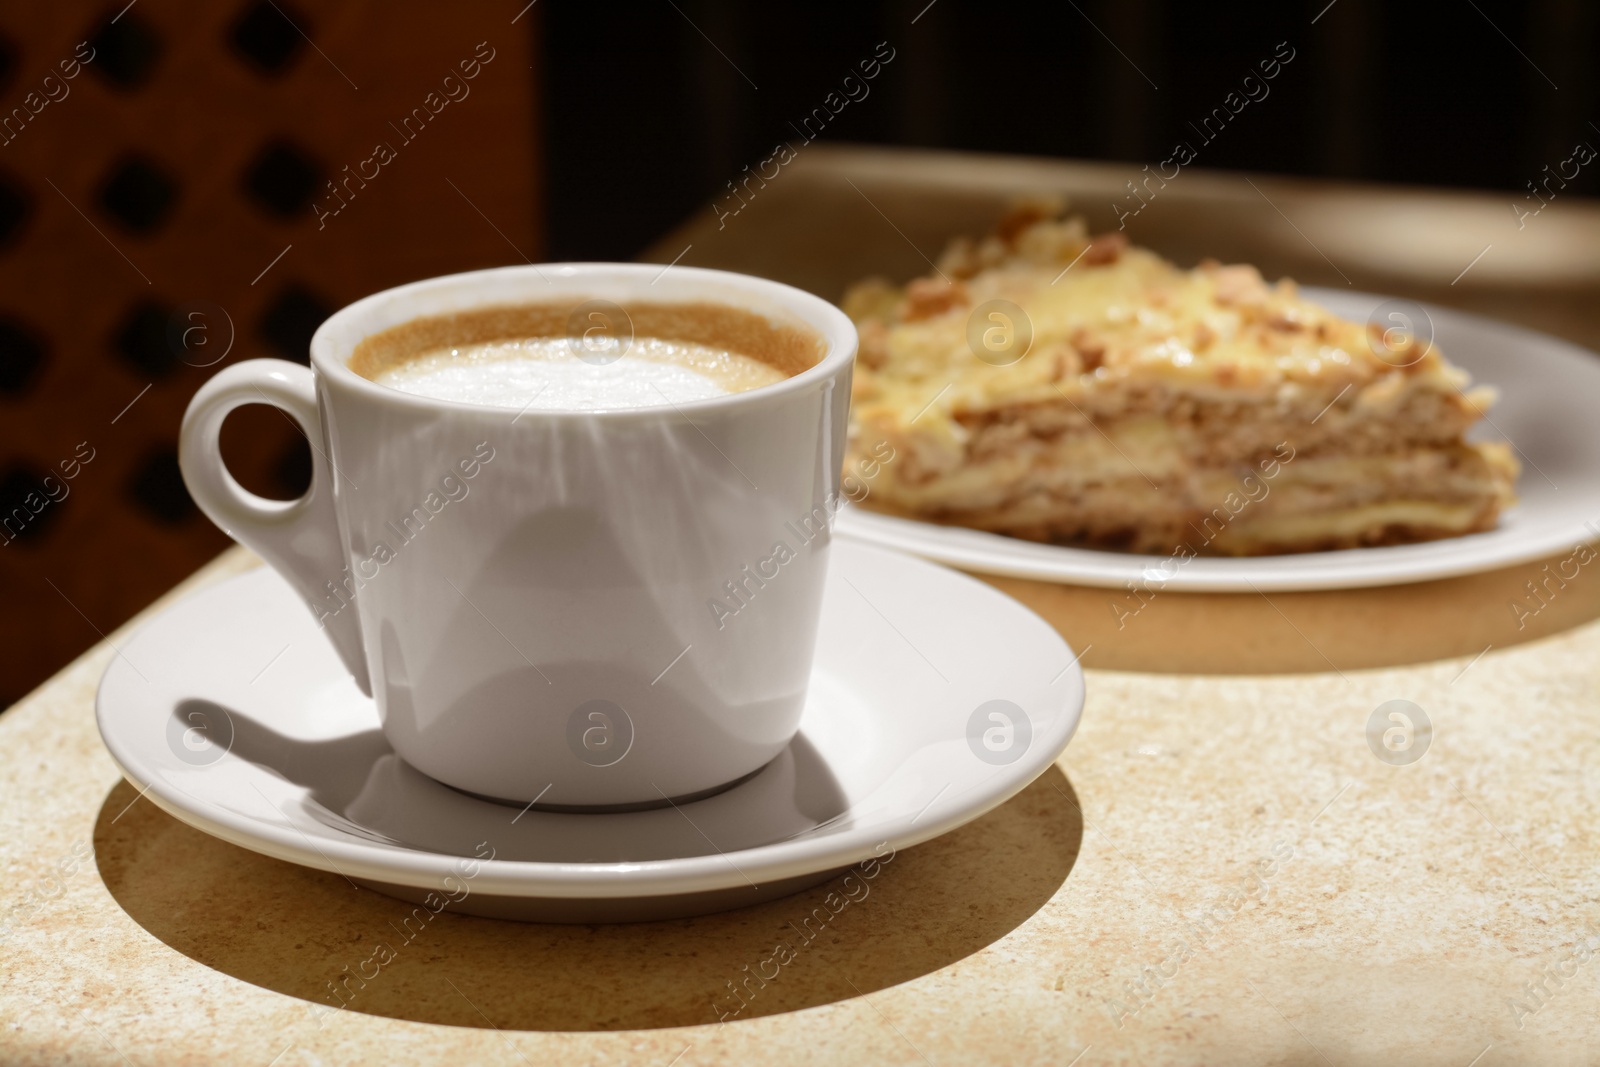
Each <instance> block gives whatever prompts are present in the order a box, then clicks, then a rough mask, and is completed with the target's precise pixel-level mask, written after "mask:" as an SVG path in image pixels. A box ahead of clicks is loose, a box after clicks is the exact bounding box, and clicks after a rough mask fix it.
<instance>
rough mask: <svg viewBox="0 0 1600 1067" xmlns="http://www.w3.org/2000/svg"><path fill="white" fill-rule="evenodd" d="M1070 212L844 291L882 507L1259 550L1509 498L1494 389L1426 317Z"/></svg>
mask: <svg viewBox="0 0 1600 1067" xmlns="http://www.w3.org/2000/svg"><path fill="white" fill-rule="evenodd" d="M1057 215H1058V212H1057V210H1055V209H1053V208H1052V206H1050V205H1047V204H1028V205H1023V206H1021V207H1019V208H1017V209H1016V210H1014V211H1013V212H1012V213H1011V214H1010V215H1009V216H1008V217H1007V218H1006V219H1005V220H1003V221H1002V223H1001V225H1000V226H999V227H998V228H997V230H996V232H995V233H993V234H992V235H990V236H988V237H986V238H984V239H982V240H978V241H974V240H958V241H957V242H955V243H954V244H953V245H952V246H951V247H950V248H949V249H948V250H947V251H946V252H945V254H944V256H943V257H942V259H941V261H940V263H939V267H938V269H937V270H936V271H935V272H934V273H933V274H931V275H929V276H928V277H924V278H919V279H917V280H915V281H912V282H910V283H909V284H907V285H905V286H897V285H893V284H890V283H888V282H884V281H879V280H868V281H865V282H861V283H859V284H858V285H856V286H854V287H853V288H852V289H851V291H850V292H849V293H848V294H847V295H846V297H845V300H844V308H845V310H846V312H848V313H849V314H850V315H851V317H852V318H854V319H855V321H856V324H857V326H858V327H859V328H860V332H861V354H860V357H859V359H858V362H857V366H856V373H855V386H854V403H853V408H852V442H853V445H852V447H853V449H854V454H855V455H857V456H860V457H868V456H872V457H877V460H875V461H874V462H873V463H872V467H873V473H874V477H873V479H872V491H871V494H870V496H869V497H868V498H867V500H866V504H867V506H869V507H875V508H878V509H880V510H885V511H889V512H891V513H896V514H900V515H904V516H909V517H914V518H919V519H926V520H930V521H934V522H940V523H951V524H957V525H962V526H970V527H974V528H977V529H981V530H989V531H994V532H996V533H1003V534H1010V535H1012V536H1015V537H1023V538H1029V539H1032V540H1039V541H1054V542H1059V543H1069V544H1071V543H1076V544H1090V545H1099V546H1106V547H1117V548H1126V549H1131V550H1133V551H1136V552H1148V553H1159V554H1168V553H1174V552H1178V553H1180V554H1187V552H1194V553H1201V554H1203V553H1210V554H1223V555H1257V554H1265V553H1279V552H1306V551H1314V550H1319V549H1334V548H1348V547H1355V546H1361V545H1383V544H1395V543H1399V542H1406V541H1422V540H1428V539H1432V538H1440V537H1454V536H1457V535H1460V534H1465V533H1471V532H1474V531H1479V530H1487V529H1490V528H1492V527H1493V526H1494V525H1495V523H1496V522H1497V520H1498V518H1499V515H1500V513H1501V512H1502V511H1503V510H1504V509H1505V508H1507V507H1509V506H1510V505H1511V503H1512V502H1513V496H1512V486H1513V483H1514V482H1515V480H1516V477H1517V472H1518V467H1517V463H1516V460H1515V459H1514V458H1513V457H1512V454H1511V451H1510V449H1509V448H1508V446H1507V445H1505V444H1504V443H1502V442H1486V443H1469V442H1467V441H1466V440H1465V439H1464V437H1463V435H1464V434H1465V432H1466V431H1467V429H1468V428H1469V427H1471V426H1472V425H1473V424H1474V423H1475V422H1477V421H1478V420H1479V419H1480V418H1481V417H1482V415H1483V413H1484V412H1485V411H1486V410H1487V409H1488V407H1489V406H1490V404H1492V403H1493V401H1494V398H1495V391H1494V390H1493V389H1492V388H1490V387H1487V386H1476V387H1470V388H1469V382H1468V376H1467V374H1466V373H1465V372H1464V371H1462V370H1460V369H1458V368H1456V367H1453V366H1451V365H1450V364H1449V363H1447V362H1446V361H1445V359H1444V357H1443V355H1442V354H1441V353H1440V352H1439V350H1438V348H1437V347H1435V346H1434V345H1433V344H1432V343H1431V341H1430V340H1429V338H1428V337H1427V336H1426V334H1428V333H1429V332H1431V331H1429V330H1426V329H1408V328H1407V327H1406V323H1405V321H1404V319H1403V318H1402V319H1396V320H1395V321H1393V322H1390V321H1388V320H1385V321H1384V322H1382V323H1374V324H1368V323H1358V322H1351V321H1347V320H1345V319H1341V318H1339V317H1338V316H1336V315H1334V314H1332V313H1331V312H1329V311H1326V310H1324V309H1323V308H1321V307H1318V306H1317V305H1315V304H1313V303H1310V302H1309V301H1307V300H1306V299H1305V298H1303V297H1302V296H1301V295H1300V293H1299V291H1298V289H1297V288H1296V286H1295V285H1294V283H1293V282H1290V281H1281V282H1279V283H1277V284H1276V285H1268V284H1266V283H1265V282H1264V281H1263V280H1262V278H1261V275H1260V273H1259V272H1258V271H1257V270H1256V269H1255V268H1254V267H1250V266H1223V265H1220V264H1218V263H1215V262H1209V261H1208V262H1203V263H1201V264H1200V265H1199V266H1198V267H1195V268H1194V269H1192V270H1182V269H1179V268H1178V267H1176V266H1174V265H1173V264H1171V263H1169V262H1167V261H1166V260H1165V259H1163V258H1161V257H1160V256H1158V255H1156V254H1155V253H1153V252H1150V251H1148V250H1145V249H1142V248H1136V247H1131V246H1129V245H1128V244H1127V243H1126V241H1125V240H1124V239H1123V238H1122V236H1121V235H1120V234H1106V235H1101V236H1097V237H1092V238H1091V237H1090V236H1089V234H1088V233H1087V231H1086V229H1085V227H1084V225H1083V223H1082V221H1081V220H1079V219H1075V218H1068V219H1060V218H1058V217H1057ZM884 442H887V444H888V445H889V446H891V447H892V449H893V455H894V459H893V460H892V461H891V462H887V463H882V462H881V457H882V456H883V455H885V454H887V451H886V450H885V449H884V447H883V443H884ZM1185 550H1187V551H1185Z"/></svg>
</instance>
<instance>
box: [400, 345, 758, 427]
mask: <svg viewBox="0 0 1600 1067" xmlns="http://www.w3.org/2000/svg"><path fill="white" fill-rule="evenodd" d="M785 377H787V375H785V374H784V373H783V372H782V371H780V370H778V369H777V368H775V367H773V366H771V365H770V364H767V363H763V362H762V361H760V360H757V359H752V358H751V357H749V356H743V355H740V354H738V353H736V352H730V351H727V350H725V349H720V348H715V347H712V346H710V345H703V344H697V343H694V342H690V341H668V340H662V339H659V338H652V337H639V338H634V339H633V341H632V343H631V344H630V345H629V346H628V347H627V350H626V351H625V352H623V353H621V354H618V353H615V352H612V351H607V350H601V351H598V352H590V351H585V350H584V349H583V348H582V347H581V346H578V345H575V344H574V343H573V340H572V339H571V338H568V337H533V338H521V339H514V340H497V341H487V342H480V343H475V344H460V345H453V346H450V347H448V348H440V349H435V350H433V351H428V352H422V353H419V354H417V355H416V356H414V357H412V358H411V359H408V360H406V361H405V362H403V363H400V364H398V365H394V366H390V367H389V368H387V369H385V370H384V371H383V372H382V373H380V374H378V375H377V376H376V377H375V378H374V380H375V381H377V382H378V383H379V384H380V385H386V386H389V387H390V388H393V389H398V390H400V391H402V392H406V393H415V394H417V395H419V396H427V397H432V398H434V399H437V400H455V401H461V402H463V403H468V404H483V405H486V406H489V407H509V408H528V409H530V410H539V411H614V410H617V409H622V408H644V407H657V406H661V405H667V404H684V403H689V402H692V401H696V400H708V399H710V398H712V397H718V396H726V395H728V394H729V393H742V392H745V391H747V390H750V389H759V388H760V387H762V386H764V385H771V384H773V383H775V382H780V381H783V380H784V378H785Z"/></svg>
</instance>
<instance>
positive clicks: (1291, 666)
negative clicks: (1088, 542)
mask: <svg viewBox="0 0 1600 1067" xmlns="http://www.w3.org/2000/svg"><path fill="white" fill-rule="evenodd" d="M1594 558H1595V557H1594V555H1593V552H1592V550H1589V552H1588V554H1587V555H1585V554H1583V553H1580V552H1579V551H1578V549H1577V548H1576V547H1574V548H1571V549H1567V550H1565V551H1563V552H1560V553H1558V554H1557V555H1554V556H1551V557H1550V558H1548V559H1541V560H1535V561H1533V562H1532V563H1524V564H1521V565H1520V566H1516V567H1505V568H1502V569H1500V570H1494V571H1485V572H1482V573H1480V574H1469V575H1463V576H1462V577H1459V578H1446V579H1443V580H1440V581H1435V582H1416V583H1413V584H1410V585H1390V586H1379V587H1375V588H1371V589H1341V590H1327V591H1321V592H1302V593H1280V592H1269V593H1266V594H1262V593H1259V592H1257V593H1179V592H1175V591H1165V592H1163V591H1160V590H1156V591H1154V592H1152V591H1150V590H1145V589H1141V590H1137V591H1130V590H1126V589H1096V588H1089V587H1086V586H1071V585H1059V584H1055V583H1049V582H1036V581H1031V580H1028V579H1022V578H999V577H991V576H987V575H979V576H978V577H980V578H982V579H983V580H984V581H986V582H988V583H989V584H991V585H993V586H995V587H996V588H998V589H1000V590H1001V591H1003V592H1005V593H1008V594H1010V595H1011V596H1013V597H1015V598H1016V599H1018V600H1020V601H1022V603H1024V604H1026V605H1027V606H1028V607H1030V608H1032V609H1033V610H1034V611H1036V612H1038V613H1039V614H1040V615H1041V616H1043V617H1044V618H1045V619H1047V620H1048V621H1049V622H1050V623H1051V625H1053V626H1054V627H1055V628H1056V629H1057V630H1059V631H1060V632H1061V634H1062V636H1063V637H1065V638H1066V639H1067V642H1068V643H1069V644H1071V645H1072V647H1073V648H1075V649H1086V650H1087V651H1086V652H1085V653H1084V656H1083V665H1084V666H1085V667H1094V668H1100V669H1102V670H1117V671H1146V672H1159V673H1177V674H1299V673H1314V674H1320V673H1323V672H1332V671H1350V670H1362V669H1366V668H1372V667H1394V666H1401V665H1405V664H1412V663H1427V662H1432V661H1435V660H1448V659H1462V660H1463V661H1468V660H1471V659H1473V658H1474V657H1476V656H1479V655H1481V654H1483V653H1484V652H1485V651H1486V650H1488V649H1501V648H1507V647H1510V646H1513V645H1520V644H1524V643H1526V642H1528V641H1535V640H1538V639H1540V638H1543V637H1550V636H1553V635H1555V634H1559V633H1563V632H1565V631H1567V630H1571V629H1573V628H1574V627H1577V626H1581V625H1583V624H1584V623H1587V622H1590V621H1592V620H1594V619H1596V618H1600V579H1597V578H1596V577H1594V576H1593V575H1592V574H1590V573H1588V572H1589V571H1591V570H1594V569H1595V568H1596V567H1597V566H1600V564H1597V563H1588V564H1587V565H1585V564H1584V563H1583V562H1581V561H1586V560H1593V559H1594ZM1463 665H1465V663H1463Z"/></svg>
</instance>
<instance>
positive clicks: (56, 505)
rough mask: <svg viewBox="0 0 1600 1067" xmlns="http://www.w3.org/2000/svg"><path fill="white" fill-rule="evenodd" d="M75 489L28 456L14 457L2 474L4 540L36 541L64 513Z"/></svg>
mask: <svg viewBox="0 0 1600 1067" xmlns="http://www.w3.org/2000/svg"><path fill="white" fill-rule="evenodd" d="M70 493H71V489H70V487H69V486H68V485H67V483H66V482H64V481H62V479H61V478H60V477H58V476H56V475H52V474H47V473H45V472H44V471H42V470H40V469H39V468H38V467H35V466H34V465H33V464H31V463H28V462H27V461H25V460H20V459H19V460H13V461H11V462H10V463H8V464H6V465H5V470H4V473H3V474H0V544H10V543H11V542H12V541H16V542H19V543H21V544H36V543H38V541H39V540H40V539H42V538H43V537H45V536H46V535H47V534H48V533H49V532H50V528H51V527H52V526H54V525H55V523H56V520H57V519H59V518H60V516H61V506H62V504H63V503H64V502H65V501H66V499H67V497H68V495H69V494H70Z"/></svg>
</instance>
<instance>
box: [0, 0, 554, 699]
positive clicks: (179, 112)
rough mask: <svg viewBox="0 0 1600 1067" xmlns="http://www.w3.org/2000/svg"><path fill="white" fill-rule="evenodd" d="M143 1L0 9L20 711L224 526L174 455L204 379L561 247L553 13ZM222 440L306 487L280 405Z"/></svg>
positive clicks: (5, 361) (285, 488)
mask: <svg viewBox="0 0 1600 1067" xmlns="http://www.w3.org/2000/svg"><path fill="white" fill-rule="evenodd" d="M124 3H125V0H119V2H117V3H116V4H115V5H114V6H108V7H106V8H105V9H103V10H96V9H94V8H90V7H83V6H80V5H67V4H55V3H50V2H48V0H35V2H27V3H12V4H7V5H6V6H5V7H4V8H3V9H0V600H3V603H4V605H5V609H4V611H3V612H0V706H5V705H8V704H10V703H11V702H12V701H13V700H15V699H16V698H17V697H19V696H21V695H22V694H23V693H24V692H26V690H27V689H28V688H30V687H31V686H33V685H34V684H36V683H37V682H39V681H41V680H43V679H44V678H45V677H46V676H47V675H48V674H49V673H50V672H51V671H53V670H55V669H56V668H57V667H59V666H61V664H62V663H64V662H66V661H67V660H68V659H70V658H71V656H73V655H74V654H76V653H77V652H79V651H81V650H82V649H84V648H86V647H87V646H89V645H90V644H92V643H93V642H95V641H97V640H98V639H99V637H100V635H101V634H102V633H105V632H109V631H110V630H111V629H112V628H113V627H114V626H116V625H117V624H118V623H120V622H121V621H122V620H124V619H125V618H127V617H128V616H129V615H131V614H132V613H133V612H134V611H135V610H137V609H138V608H139V607H141V606H142V605H144V604H146V603H148V602H149V601H150V600H151V599H153V598H154V597H155V596H156V595H158V594H159V593H161V592H162V591H164V590H165V589H167V588H168V587H170V586H171V585H172V584H173V583H175V582H176V581H177V580H178V579H180V578H181V577H183V576H184V575H185V574H187V573H189V572H190V571H192V570H193V569H194V568H195V567H197V566H198V565H199V564H200V563H202V562H203V561H204V560H206V559H207V558H209V557H210V556H212V555H214V554H215V553H216V552H218V551H219V550H221V549H222V548H223V547H225V545H226V543H227V541H226V538H225V537H224V536H223V535H222V534H221V533H219V532H218V531H217V530H216V529H215V528H214V527H212V525H211V524H210V523H209V522H208V521H206V519H205V518H204V517H203V516H201V515H199V514H198V512H196V510H195V508H194V506H193V504H192V502H190V500H189V499H188V496H187V494H186V493H185V491H184V489H183V486H182V483H181V480H180V479H179V478H178V474H177V465H176V458H175V446H176V442H177V431H178V425H179V420H180V419H181V417H182V414H183V409H184V406H185V405H186V404H187V403H188V400H189V397H190V396H192V395H193V393H194V391H195V389H196V388H197V387H198V386H199V385H200V384H201V382H203V381H204V380H205V378H206V377H207V376H208V375H210V374H212V373H214V372H215V371H216V370H217V369H218V368H220V367H222V366H226V365H228V364H231V363H234V362H237V361H239V360H242V359H249V358H253V357H258V356H276V357H280V358H289V359H297V360H300V361H301V362H304V361H305V359H306V354H305V351H306V342H307V340H308V339H309V337H310V335H311V332H312V331H313V330H315V329H316V327H317V325H318V324H319V323H320V322H321V321H322V319H323V318H325V317H326V316H327V315H328V314H329V313H330V312H332V311H333V310H335V309H337V308H338V307H340V306H341V305H343V304H345V303H348V302H349V301H351V300H353V299H355V298H357V297H360V296H362V295H364V294H366V293H369V292H372V291H374V290H377V289H381V288H384V287H387V286H390V285H394V284H398V283H400V282H404V281H407V280H411V279H414V278H419V277H426V276H429V275H433V274H441V273H448V272H452V271H457V270H467V269H472V268H476V267H483V266H492V265H496V264H501V263H514V262H522V261H523V260H524V259H526V258H537V257H538V255H539V251H540V248H541V244H542V235H541V233H540V232H539V224H538V221H537V220H538V218H539V214H538V210H537V204H538V195H539V180H538V168H537V165H536V163H537V153H536V135H537V131H536V129H535V121H536V120H535V116H536V114H537V111H536V108H535V100H534V88H535V84H536V83H535V79H534V77H533V63H534V60H533V55H534V50H535V44H536V32H537V31H536V25H537V23H536V19H537V18H538V12H537V10H536V9H535V10H533V11H529V12H527V13H526V14H525V15H523V16H522V17H520V18H518V19H517V21H516V22H514V23H513V21H512V19H513V18H514V17H516V16H517V15H518V10H519V9H520V8H521V7H522V6H523V5H522V4H521V3H517V4H510V3H508V4H503V5H502V4H475V5H471V6H470V7H468V6H465V5H463V6H460V7H457V6H454V5H438V4H430V3H425V2H422V0H399V2H389V3H379V2H376V0H348V2H342V3H319V4H316V5H311V4H301V3H290V2H285V0H277V2H272V0H258V2H251V0H245V2H236V3H202V2H199V0H137V2H136V3H134V4H131V5H127V6H124ZM463 62H465V64H466V67H465V69H463V67H462V64H463ZM468 73H471V74H472V75H473V76H472V77H470V78H468V77H466V75H467V74H468ZM69 75H71V76H69ZM447 77H450V78H451V80H450V81H448V82H447V81H446V78H447ZM330 183H337V185H334V184H330ZM185 330H187V331H188V332H187V334H186V333H185ZM230 334H231V335H232V346H231V349H229V350H228V355H227V357H226V359H224V360H222V361H221V362H213V361H214V360H215V359H216V357H217V356H219V355H220V354H221V352H222V351H223V349H224V347H225V346H226V345H227V343H228V340H229V335H230ZM225 447H226V448H227V449H228V451H229V453H230V457H231V458H232V460H233V462H234V465H235V468H236V470H237V472H238V473H239V475H240V477H241V480H243V481H245V483H246V484H247V485H251V486H252V487H256V488H260V489H263V490H270V491H274V492H275V493H276V494H277V495H290V494H292V492H293V491H294V490H295V488H296V487H297V486H299V485H302V484H303V482H304V479H305V477H306V470H307V465H306V461H305V455H306V453H305V446H304V444H303V443H302V442H300V441H299V439H298V436H297V434H296V432H295V430H294V429H293V428H292V427H291V426H290V425H289V424H288V423H287V421H286V420H284V419H283V418H282V417H281V416H280V415H278V414H277V413H275V412H270V411H266V410H265V409H247V410H246V411H245V412H241V413H240V417H239V418H238V419H237V425H235V423H234V422H233V421H230V424H229V427H228V432H227V433H226V434H225ZM69 474H70V475H72V477H70V478H69V477H68V475H69ZM47 479H48V480H47Z"/></svg>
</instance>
